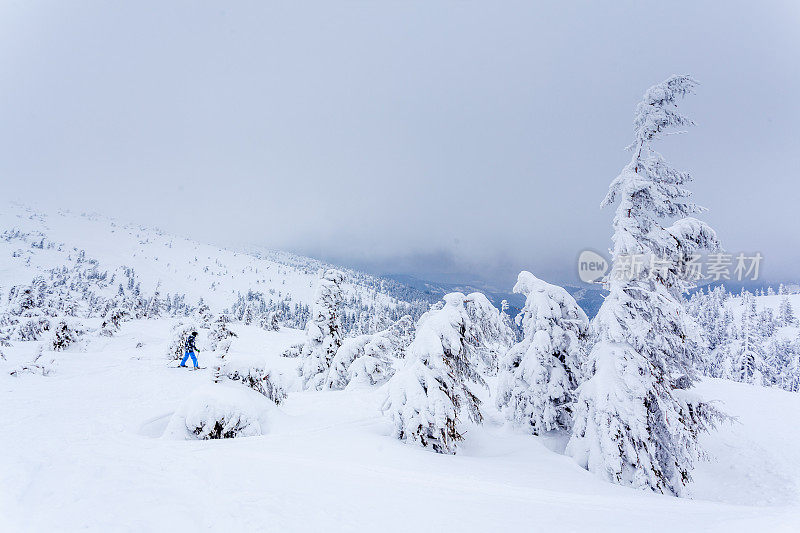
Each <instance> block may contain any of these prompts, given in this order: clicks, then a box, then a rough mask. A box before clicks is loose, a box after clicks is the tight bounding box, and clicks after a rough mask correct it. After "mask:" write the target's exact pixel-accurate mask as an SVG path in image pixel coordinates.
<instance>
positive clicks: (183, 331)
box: [167, 322, 197, 359]
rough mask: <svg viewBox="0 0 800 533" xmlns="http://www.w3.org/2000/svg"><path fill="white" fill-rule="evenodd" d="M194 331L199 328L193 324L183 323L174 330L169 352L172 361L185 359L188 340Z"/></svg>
mask: <svg viewBox="0 0 800 533" xmlns="http://www.w3.org/2000/svg"><path fill="white" fill-rule="evenodd" d="M193 331H197V326H195V325H194V324H193V323H189V324H186V323H184V322H181V323H179V324H177V325H175V327H173V328H172V340H171V341H170V343H169V348H168V351H167V355H168V357H170V358H171V359H183V356H184V354H185V353H186V339H187V338H188V337H189V334H190V333H191V332H193Z"/></svg>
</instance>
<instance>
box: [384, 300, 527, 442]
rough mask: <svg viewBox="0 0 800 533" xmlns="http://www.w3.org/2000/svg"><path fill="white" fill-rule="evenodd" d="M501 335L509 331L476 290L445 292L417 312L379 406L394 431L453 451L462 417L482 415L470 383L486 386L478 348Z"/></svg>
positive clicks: (490, 344) (489, 345)
mask: <svg viewBox="0 0 800 533" xmlns="http://www.w3.org/2000/svg"><path fill="white" fill-rule="evenodd" d="M474 317H481V321H480V322H476V320H475V318H474ZM503 338H513V332H512V331H509V330H508V328H507V326H506V324H505V323H504V322H503V320H502V317H501V315H500V312H499V311H498V310H497V309H495V308H494V307H492V305H491V303H489V301H488V300H487V299H486V297H485V296H484V295H483V294H480V293H473V294H470V295H469V296H464V295H463V294H462V293H458V292H456V293H450V294H447V295H445V297H444V301H443V302H441V303H440V304H437V305H436V306H434V307H433V308H432V309H431V310H430V311H428V312H427V313H425V314H424V315H422V317H421V318H420V319H419V322H418V323H417V330H416V334H415V335H414V340H413V341H412V342H411V344H410V345H409V346H408V348H407V349H406V357H405V366H404V367H403V368H402V369H401V370H399V371H398V372H397V373H396V374H395V375H394V376H393V377H392V379H390V380H389V383H388V396H387V398H386V402H385V404H384V406H383V410H384V413H385V414H386V415H387V416H389V417H391V419H392V421H393V423H394V432H395V436H396V437H397V438H399V439H400V440H404V441H409V442H413V443H415V444H418V445H420V446H422V447H429V448H431V449H432V450H434V451H435V452H438V453H455V451H456V447H457V444H458V442H459V441H460V440H462V439H463V435H464V428H463V423H464V420H465V419H467V418H468V419H470V420H472V421H473V422H475V423H479V422H481V421H482V420H483V414H482V413H481V410H480V405H481V401H480V400H479V399H478V397H477V396H476V395H475V394H474V393H473V392H472V390H471V388H470V385H471V384H478V385H481V386H485V382H484V380H483V378H482V377H481V376H480V374H479V373H478V371H477V367H478V362H479V360H480V359H481V358H482V355H481V354H482V353H485V352H486V350H493V349H494V347H496V346H497V345H498V343H500V342H502V339H503Z"/></svg>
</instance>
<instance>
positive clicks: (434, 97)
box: [0, 0, 800, 285]
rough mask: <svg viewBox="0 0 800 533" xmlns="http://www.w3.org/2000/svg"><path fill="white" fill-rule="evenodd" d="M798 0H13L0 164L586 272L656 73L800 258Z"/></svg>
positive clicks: (763, 221) (300, 246)
mask: <svg viewBox="0 0 800 533" xmlns="http://www.w3.org/2000/svg"><path fill="white" fill-rule="evenodd" d="M798 28H800V3H797V2H791V1H787V2H727V1H726V2H722V1H720V2H685V3H676V2H652V3H651V2H586V3H583V2H564V3H559V4H558V5H557V4H556V3H555V2H548V3H544V2H518V3H517V2H427V1H426V2H320V3H311V2H281V3H277V2H195V1H192V2H163V1H159V2H128V3H124V4H123V3H122V2H110V1H109V2H92V1H79V2H77V1H76V2H66V1H57V2H56V1H54V2H36V1H8V0H5V1H3V2H2V3H0V179H2V183H3V189H4V191H5V194H8V195H9V196H11V197H12V198H18V199H21V200H23V201H27V202H29V203H32V204H34V205H44V206H46V207H49V206H60V207H68V208H72V209H93V210H97V211H100V212H104V213H108V214H112V215H117V216H118V217H119V218H121V219H123V220H132V221H141V222H143V223H147V224H152V225H157V226H160V227H162V228H164V229H166V230H169V231H172V232H177V233H181V234H185V235H188V236H191V237H193V238H197V239H200V240H205V241H212V242H217V243H222V244H229V245H243V244H257V245H263V246H268V247H272V248H279V249H291V250H295V251H300V252H304V253H307V254H311V255H315V256H319V257H323V258H327V259H331V260H334V261H341V262H345V263H348V264H351V265H356V266H362V267H364V268H368V269H370V270H373V271H377V272H403V273H412V274H416V275H419V276H428V277H432V278H446V277H460V278H469V277H475V278H482V279H485V280H489V281H494V282H497V283H498V284H501V285H502V284H510V283H512V282H513V278H514V274H515V272H516V271H518V270H519V269H521V268H525V269H529V270H533V271H534V272H537V273H539V274H540V275H541V276H543V277H547V278H549V279H552V280H556V281H562V282H569V281H575V280H576V274H575V268H574V265H575V260H576V257H577V254H578V253H579V252H580V251H581V250H582V249H584V248H587V247H589V248H595V249H606V248H608V246H609V245H610V233H611V228H610V219H611V214H612V213H611V210H609V209H607V210H603V211H601V210H600V209H599V203H600V201H601V199H602V198H603V195H604V194H605V191H606V188H607V186H608V183H609V182H610V180H611V179H612V178H614V176H616V174H617V172H618V171H619V170H620V169H621V168H622V167H623V166H624V164H625V163H626V162H627V161H628V159H629V155H628V154H627V153H626V152H625V151H624V150H623V148H624V147H625V146H626V145H627V144H628V143H629V142H630V140H631V131H632V127H631V122H632V118H633V110H634V107H635V104H636V103H637V101H638V100H639V99H640V97H641V95H642V93H643V92H644V91H645V89H647V87H649V86H650V85H652V84H654V83H656V82H659V81H661V80H663V79H664V78H666V77H668V76H670V75H672V74H682V73H689V74H691V75H693V76H694V77H695V78H697V79H698V80H699V81H700V82H701V84H702V85H701V86H700V87H699V90H698V94H696V95H694V96H692V97H690V99H688V100H687V101H686V102H685V106H684V111H685V112H686V113H687V114H689V115H690V116H691V117H692V118H694V119H695V121H696V122H697V126H696V127H695V128H692V129H691V130H690V132H689V133H688V134H686V135H680V136H674V137H670V138H669V139H668V140H667V141H666V142H663V143H662V144H661V147H660V149H661V151H662V153H663V154H664V155H665V156H666V157H667V159H668V160H669V161H671V162H672V163H674V164H675V165H677V166H679V167H682V168H685V169H687V170H691V171H692V172H693V173H694V176H695V186H694V190H695V192H696V199H697V201H698V202H699V203H701V204H703V205H705V206H707V207H708V208H710V211H709V213H708V214H707V216H706V219H707V220H709V221H710V222H711V223H712V224H713V225H714V227H715V228H716V229H717V231H718V233H719V234H720V236H721V238H722V239H723V242H724V244H725V245H726V247H727V248H728V249H729V250H732V251H761V252H762V253H763V254H764V256H765V260H764V268H765V274H766V275H767V277H770V278H772V279H798V278H800V275H798V272H799V271H800V269H799V268H798V265H800V238H799V237H798V234H799V230H800V222H798V211H800V207H799V206H800V184H798V173H799V172H800V133H798V127H800V104H798V101H799V100H798V95H800V30H798Z"/></svg>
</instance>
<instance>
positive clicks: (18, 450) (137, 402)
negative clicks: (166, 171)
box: [0, 321, 800, 532]
mask: <svg viewBox="0 0 800 533" xmlns="http://www.w3.org/2000/svg"><path fill="white" fill-rule="evenodd" d="M233 327H234V328H236V331H238V332H239V333H240V337H239V338H237V341H236V342H235V343H234V345H233V347H232V355H231V357H234V356H236V355H237V354H240V355H242V356H244V355H245V354H251V355H250V356H251V357H253V356H254V355H253V354H263V358H264V359H265V360H267V361H269V363H270V365H271V366H274V367H279V368H281V369H282V370H283V371H284V372H287V371H290V370H291V369H292V368H293V367H294V365H295V364H296V362H297V360H293V359H283V358H280V357H278V354H279V353H280V351H281V348H282V347H285V346H288V345H291V344H292V343H294V342H297V340H298V338H299V337H300V336H301V335H302V333H301V332H298V331H296V330H288V329H284V330H283V331H281V332H279V333H271V332H269V333H268V332H263V331H261V330H258V329H257V328H255V327H245V326H241V325H234V326H233ZM141 339H146V340H147V342H145V343H144V346H143V347H141V348H138V349H137V348H135V345H136V342H137V341H139V340H141ZM168 339H169V321H157V322H153V321H133V322H128V323H125V324H124V326H123V329H122V331H121V333H120V335H119V336H116V337H113V338H111V339H98V340H96V341H93V342H92V343H91V344H90V345H89V346H88V349H87V351H86V352H85V353H81V352H71V351H67V352H60V353H58V354H57V356H56V360H57V367H56V371H55V373H54V374H52V375H50V376H47V377H42V376H36V375H31V374H27V375H22V376H20V377H12V376H9V375H8V372H7V369H8V368H10V367H12V366H15V365H17V364H19V363H20V362H22V361H24V360H27V359H28V358H29V357H30V353H31V350H30V349H29V347H27V346H24V345H20V346H19V348H16V347H15V348H12V349H6V350H5V352H6V355H7V357H8V361H0V370H2V372H0V396H1V398H0V405H3V412H4V413H6V417H4V418H5V419H6V424H5V427H4V431H3V432H2V433H1V434H0V450H2V451H3V452H2V454H3V458H4V461H3V463H4V464H3V468H2V469H0V480H1V481H2V486H1V487H0V489H2V493H0V529H1V530H3V531H53V530H57V531H76V530H91V531H137V532H139V531H196V530H209V531H218V530H252V531H319V530H323V529H325V530H340V531H372V530H376V531H409V530H415V531H455V530H462V531H497V530H508V531H616V532H618V531H644V530H646V531H675V530H684V531H726V532H731V531H755V530H758V531H797V530H798V529H800V507H798V493H797V481H798V480H799V479H800V466H798V464H797V461H796V459H795V457H796V453H795V450H796V443H797V441H798V440H797V439H798V436H800V429H798V427H799V426H798V422H800V420H799V419H800V415H798V413H800V410H799V408H800V397H798V396H797V395H796V394H792V393H788V392H784V391H780V390H773V389H763V388H758V387H752V386H749V385H743V384H738V383H731V382H726V381H721V380H704V381H703V382H702V383H701V385H700V392H701V393H702V394H704V395H705V396H706V397H709V398H717V399H719V400H720V401H721V402H722V406H723V407H724V409H725V410H726V411H727V412H729V413H730V414H732V415H735V416H737V417H738V418H739V421H738V422H737V423H734V424H728V425H724V426H722V427H721V428H720V429H719V431H717V432H716V433H714V434H712V435H709V436H707V437H705V438H704V442H705V444H706V447H707V448H708V449H709V451H710V453H711V455H712V459H711V460H710V461H709V462H705V463H701V464H699V465H698V468H697V470H696V472H695V480H696V482H695V484H694V487H693V491H694V499H676V498H672V497H669V496H661V495H656V494H651V493H647V492H640V491H637V490H633V489H628V488H624V487H619V486H616V485H612V484H609V483H606V482H604V481H603V480H601V479H599V478H597V477H595V476H594V475H592V474H590V473H588V472H585V471H583V470H582V469H581V468H579V467H578V466H577V465H576V464H575V463H574V462H573V461H572V460H571V459H570V458H568V457H565V456H562V455H559V454H558V453H556V452H554V451H552V450H553V449H558V448H559V444H558V440H559V437H558V436H553V437H543V438H537V437H531V436H527V435H524V434H521V433H519V432H517V431H516V430H514V429H513V428H509V427H506V426H501V425H499V424H497V423H496V422H494V420H497V417H496V416H494V413H493V412H492V411H491V407H490V406H491V402H488V401H487V402H484V407H485V408H486V409H487V411H489V412H488V415H489V416H487V423H486V424H485V425H484V426H481V427H471V428H470V429H469V432H468V434H467V440H466V441H465V442H464V443H463V445H462V447H461V448H460V450H459V454H458V455H456V456H443V455H437V454H434V453H431V452H429V451H426V450H422V449H418V448H416V447H413V446H409V445H404V444H402V443H400V442H398V441H396V440H394V439H393V438H392V437H391V435H390V433H391V424H390V423H389V422H388V421H387V420H386V419H384V418H383V417H382V416H381V414H380V411H379V406H380V404H381V399H382V394H383V391H382V390H381V389H377V390H375V389H360V390H347V391H342V392H294V393H290V396H289V398H288V399H287V400H286V401H285V402H284V404H282V405H281V406H280V408H279V410H280V412H281V415H280V416H275V418H274V420H271V421H270V427H269V433H268V434H267V435H264V436H260V437H250V438H241V439H231V440H223V441H174V440H166V439H162V438H159V437H160V435H161V433H162V432H163V430H164V428H165V427H166V425H167V422H168V421H169V417H170V415H171V414H172V412H173V411H174V410H175V409H176V408H177V407H178V406H179V405H180V403H181V402H182V401H183V399H184V398H186V397H187V396H188V395H189V394H190V393H191V391H192V390H194V389H195V388H197V387H201V386H205V385H207V384H208V382H209V380H210V375H211V372H212V370H211V369H208V370H203V371H198V372H174V371H172V370H171V369H169V368H167V367H166V366H165V361H166V360H165V356H164V355H163V354H164V353H165V350H166V346H167V343H168ZM201 350H202V347H201ZM210 357H211V354H208V353H205V352H203V351H201V354H200V358H201V363H202V364H207V365H208V366H209V367H212V366H213V364H211V362H210ZM259 357H261V355H259Z"/></svg>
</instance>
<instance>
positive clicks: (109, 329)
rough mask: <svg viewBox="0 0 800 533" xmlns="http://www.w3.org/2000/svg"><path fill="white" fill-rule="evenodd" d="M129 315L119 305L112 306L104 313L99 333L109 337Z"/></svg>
mask: <svg viewBox="0 0 800 533" xmlns="http://www.w3.org/2000/svg"><path fill="white" fill-rule="evenodd" d="M129 316H130V313H128V311H127V310H125V309H123V308H121V307H114V308H112V309H110V310H109V311H108V313H106V317H105V320H103V324H102V326H101V327H100V335H102V336H104V337H111V336H112V335H114V333H116V332H118V331H119V329H120V328H121V327H122V322H123V321H125V320H126V319H127V318H128V317H129Z"/></svg>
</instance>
